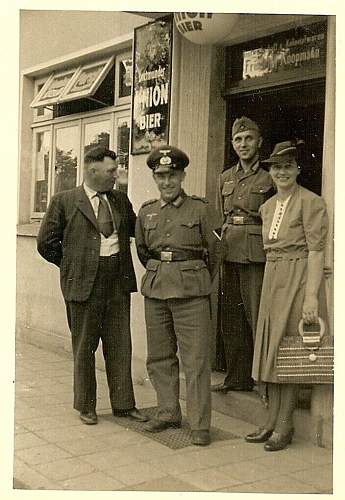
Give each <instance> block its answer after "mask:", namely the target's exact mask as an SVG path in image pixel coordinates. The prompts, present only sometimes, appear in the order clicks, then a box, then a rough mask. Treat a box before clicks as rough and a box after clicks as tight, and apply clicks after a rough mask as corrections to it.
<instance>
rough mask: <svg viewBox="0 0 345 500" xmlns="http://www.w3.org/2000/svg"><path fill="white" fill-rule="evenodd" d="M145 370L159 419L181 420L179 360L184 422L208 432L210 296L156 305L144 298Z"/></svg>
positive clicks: (168, 300)
mask: <svg viewBox="0 0 345 500" xmlns="http://www.w3.org/2000/svg"><path fill="white" fill-rule="evenodd" d="M145 318H146V328H147V350H148V356H147V371H148V374H149V377H150V380H151V382H152V384H153V386H154V388H155V390H156V393H157V403H158V413H157V418H159V419H160V420H164V421H168V422H179V421H181V418H182V416H181V407H180V403H179V387H180V386H179V383H180V381H179V360H178V357H177V349H179V355H180V358H181V362H182V365H183V368H184V373H185V377H186V393H187V398H186V399H187V417H188V420H189V424H190V426H191V428H192V429H193V430H201V429H209V427H210V422H211V393H210V377H211V369H210V303H209V297H195V298H188V299H167V300H157V299H150V298H147V297H145Z"/></svg>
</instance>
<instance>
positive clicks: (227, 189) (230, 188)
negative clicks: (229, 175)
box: [222, 181, 235, 196]
mask: <svg viewBox="0 0 345 500" xmlns="http://www.w3.org/2000/svg"><path fill="white" fill-rule="evenodd" d="M234 189H235V183H234V181H226V182H224V185H223V189H222V195H223V196H228V195H229V194H232V193H233V192H234Z"/></svg>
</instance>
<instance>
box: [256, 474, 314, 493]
mask: <svg viewBox="0 0 345 500" xmlns="http://www.w3.org/2000/svg"><path fill="white" fill-rule="evenodd" d="M252 486H253V487H255V488H256V492H258V493H259V492H260V493H278V492H279V493H294V494H297V493H321V492H320V490H318V489H317V488H315V487H313V486H311V485H310V484H307V483H303V482H301V481H298V480H297V479H296V478H295V477H288V476H285V475H281V476H276V477H272V478H270V479H265V480H263V481H256V482H255V483H252Z"/></svg>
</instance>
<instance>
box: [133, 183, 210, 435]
mask: <svg viewBox="0 0 345 500" xmlns="http://www.w3.org/2000/svg"><path fill="white" fill-rule="evenodd" d="M217 228H220V223H219V221H217V216H216V213H215V211H213V210H212V209H211V208H210V206H209V205H208V203H207V202H206V201H205V200H203V199H200V198H197V197H190V196H187V195H186V194H185V193H183V192H182V193H181V194H180V196H179V197H178V198H177V199H176V200H175V201H174V202H172V203H165V202H163V201H162V200H153V201H151V202H147V203H144V205H143V206H142V208H141V209H140V211H139V215H138V219H137V225H136V245H137V251H138V256H139V259H140V261H141V262H142V264H143V265H144V266H146V273H145V275H144V277H143V280H142V287H141V291H142V294H143V295H144V296H145V320H146V330H147V371H148V374H149V377H150V380H151V382H152V384H153V386H154V388H155V390H156V393H157V403H158V411H157V415H156V417H157V418H158V419H160V420H163V421H168V422H179V421H181V418H182V415H181V408H180V404H179V382H180V381H179V359H178V357H177V350H179V354H180V359H181V361H182V364H183V367H184V372H185V376H186V393H187V398H186V399H187V416H188V420H189V423H190V426H191V428H192V429H193V430H200V429H209V427H210V420H211V397H210V375H211V369H210V329H211V324H210V303H209V294H210V293H211V282H212V278H213V277H214V275H215V274H216V273H217V269H218V265H219V260H220V242H219V240H218V238H217V237H216V235H215V234H214V232H213V230H215V229H217ZM161 251H176V252H180V255H181V252H186V253H185V255H186V257H185V258H186V259H188V255H191V257H190V258H189V260H181V261H172V262H165V261H163V262H162V261H161V260H158V259H157V257H156V258H152V256H153V257H155V253H157V252H158V253H159V252H161ZM188 252H199V253H200V252H201V253H202V252H204V258H202V256H201V257H199V258H196V257H198V255H196V254H194V255H193V254H188Z"/></svg>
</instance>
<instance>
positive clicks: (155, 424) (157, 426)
mask: <svg viewBox="0 0 345 500" xmlns="http://www.w3.org/2000/svg"><path fill="white" fill-rule="evenodd" d="M169 427H173V428H175V429H178V428H180V427H181V422H165V421H164V420H158V419H156V418H153V419H152V420H150V421H149V422H147V424H145V425H144V430H145V431H147V432H162V431H165V429H168V428H169Z"/></svg>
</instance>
